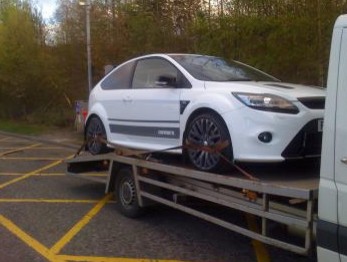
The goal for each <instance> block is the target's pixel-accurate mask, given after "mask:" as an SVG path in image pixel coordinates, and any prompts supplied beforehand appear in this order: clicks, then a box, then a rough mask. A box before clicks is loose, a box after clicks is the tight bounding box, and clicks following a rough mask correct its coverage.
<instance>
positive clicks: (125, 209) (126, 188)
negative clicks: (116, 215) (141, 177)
mask: <svg viewBox="0 0 347 262" xmlns="http://www.w3.org/2000/svg"><path fill="white" fill-rule="evenodd" d="M114 196H115V200H116V207H117V209H118V211H119V212H120V213H121V214H123V215H124V216H126V217H130V218H136V217H139V216H140V215H142V214H143V208H142V207H140V206H139V202H138V198H137V193H136V185H135V180H134V176H133V173H132V169H131V168H130V167H123V168H121V169H120V170H119V171H118V172H117V174H116V179H115V186H114Z"/></svg>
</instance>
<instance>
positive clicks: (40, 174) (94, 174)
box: [0, 172, 108, 177]
mask: <svg viewBox="0 0 347 262" xmlns="http://www.w3.org/2000/svg"><path fill="white" fill-rule="evenodd" d="M25 174H26V173H10V172H6V173H0V176H22V175H25ZM33 176H68V175H67V174H66V173H38V174H33ZM83 176H97V177H107V176H108V174H107V173H88V174H83Z"/></svg>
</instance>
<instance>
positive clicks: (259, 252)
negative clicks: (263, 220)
mask: <svg viewBox="0 0 347 262" xmlns="http://www.w3.org/2000/svg"><path fill="white" fill-rule="evenodd" d="M246 220H247V224H248V227H249V229H251V230H252V231H254V232H259V228H258V225H257V223H256V220H255V216H253V215H250V214H246ZM252 245H253V248H254V251H255V255H256V257H257V261H258V262H270V261H271V260H270V256H269V253H268V251H267V248H266V246H265V245H264V244H263V243H262V242H260V241H258V240H255V239H252Z"/></svg>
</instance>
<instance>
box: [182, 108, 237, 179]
mask: <svg viewBox="0 0 347 262" xmlns="http://www.w3.org/2000/svg"><path fill="white" fill-rule="evenodd" d="M225 141H227V142H228V144H229V145H228V146H227V147H226V148H224V149H223V151H222V152H221V154H222V155H223V156H224V157H225V158H226V159H228V160H229V161H232V160H233V154H232V145H231V139H230V135H229V132H228V129H227V127H226V125H225V123H224V121H223V119H222V118H221V117H220V116H219V115H217V114H216V113H213V112H208V113H203V114H200V115H197V116H195V117H194V118H193V119H192V120H191V121H190V122H189V123H188V125H187V128H186V131H185V136H184V143H186V142H188V144H189V143H191V144H195V145H202V146H213V145H216V144H217V143H222V142H225ZM184 155H185V157H186V158H187V159H188V160H189V162H190V163H191V164H192V165H193V166H194V167H195V168H196V169H198V170H201V171H208V172H220V171H224V170H225V169H226V168H227V167H228V163H227V161H225V160H224V159H223V157H222V156H221V155H220V154H215V153H208V152H205V151H202V150H196V149H185V150H184Z"/></svg>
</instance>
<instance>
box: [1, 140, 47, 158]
mask: <svg viewBox="0 0 347 262" xmlns="http://www.w3.org/2000/svg"><path fill="white" fill-rule="evenodd" d="M40 145H41V143H37V144H33V145H30V146H24V147H19V148H15V149H13V150H9V151H5V152H3V153H1V154H0V157H2V156H6V155H9V154H13V153H17V152H19V151H24V150H27V149H31V148H34V147H38V146H40Z"/></svg>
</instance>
